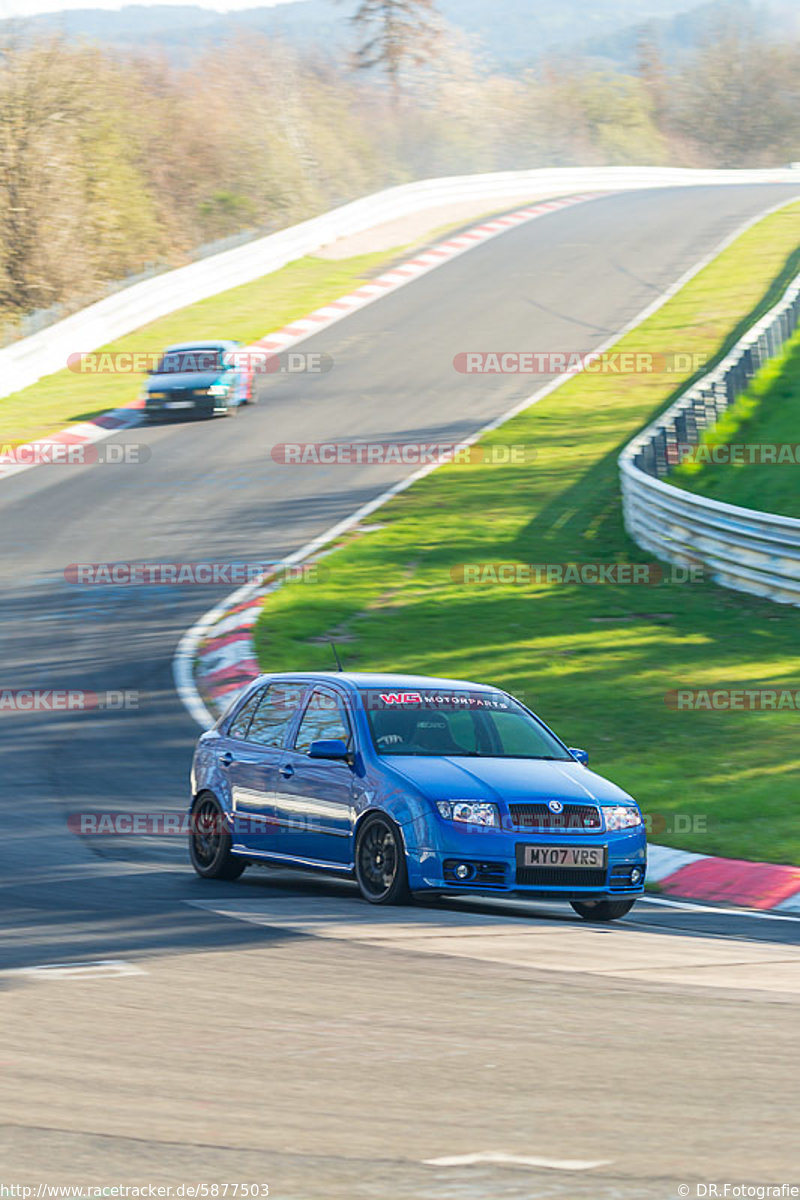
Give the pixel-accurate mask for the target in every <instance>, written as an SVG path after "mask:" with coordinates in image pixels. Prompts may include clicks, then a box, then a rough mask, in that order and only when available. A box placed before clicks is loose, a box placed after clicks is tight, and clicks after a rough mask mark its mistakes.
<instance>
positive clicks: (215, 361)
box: [155, 346, 225, 375]
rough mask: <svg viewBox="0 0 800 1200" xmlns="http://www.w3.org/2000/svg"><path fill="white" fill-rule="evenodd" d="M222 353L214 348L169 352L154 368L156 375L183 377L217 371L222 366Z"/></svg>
mask: <svg viewBox="0 0 800 1200" xmlns="http://www.w3.org/2000/svg"><path fill="white" fill-rule="evenodd" d="M223 354H224V351H222V350H220V349H219V348H218V347H216V346H199V347H195V348H193V349H191V350H170V351H169V352H168V353H167V354H165V355H164V357H163V358H162V359H161V362H160V363H159V364H158V366H157V367H156V370H155V373H156V375H183V374H185V373H187V372H188V373H190V374H193V373H196V372H201V371H219V370H221V369H222V368H223V367H224V366H225V363H224V361H223Z"/></svg>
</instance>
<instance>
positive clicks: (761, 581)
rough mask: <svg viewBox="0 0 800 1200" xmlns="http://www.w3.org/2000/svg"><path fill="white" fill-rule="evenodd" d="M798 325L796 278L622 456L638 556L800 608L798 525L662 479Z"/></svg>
mask: <svg viewBox="0 0 800 1200" xmlns="http://www.w3.org/2000/svg"><path fill="white" fill-rule="evenodd" d="M798 323H800V275H798V276H797V278H796V279H795V280H794V281H793V282H792V283H791V284H790V286H789V287H788V288H787V290H786V292H785V293H784V295H783V297H782V299H781V300H780V301H779V302H778V304H776V305H775V307H774V308H772V309H771V310H770V311H769V312H768V313H767V314H766V316H764V317H762V319H761V320H760V321H758V322H757V323H756V324H755V325H754V326H753V327H752V329H750V330H749V331H748V332H747V333H746V334H745V335H744V337H742V338H741V339H740V340H739V341H738V342H737V343H736V345H735V346H734V348H733V349H732V350H731V351H730V353H729V354H727V355H726V356H725V358H724V359H723V360H722V361H721V362H720V363H719V364H718V365H717V366H716V367H715V368H714V369H713V370H712V371H710V372H709V373H708V374H707V375H705V376H704V377H703V378H702V379H701V380H699V381H698V382H697V383H696V384H694V385H693V386H692V387H690V388H689V389H688V390H687V391H686V392H684V394H683V395H682V396H680V397H679V398H678V400H677V401H676V402H675V403H674V404H673V405H672V406H671V407H670V408H669V409H667V411H666V412H664V413H662V415H661V416H660V417H658V418H657V420H655V421H654V422H653V423H652V424H651V425H649V426H648V427H647V429H645V430H644V431H643V432H642V433H640V434H639V435H638V436H637V437H635V438H634V439H633V441H632V442H630V443H629V444H628V445H627V446H626V447H625V449H624V450H623V452H622V454H621V455H620V458H619V468H620V481H621V485H622V504H623V513H624V517H625V528H626V529H627V530H628V533H629V534H630V536H631V537H632V538H633V540H634V541H635V542H636V543H637V544H638V545H639V546H641V547H642V549H643V550H648V551H650V553H651V554H654V555H655V556H656V557H657V558H660V559H662V560H665V561H666V562H670V563H674V564H676V565H679V566H696V567H697V566H699V567H703V568H704V569H706V570H707V571H708V572H709V573H710V575H711V578H712V579H713V580H714V581H715V582H716V583H719V584H721V585H722V586H723V587H728V588H733V589H734V590H735V591H739V592H750V593H751V594H753V595H755V596H764V597H766V598H767V599H770V600H775V601H777V602H778V603H781V604H794V605H797V606H800V519H797V518H794V517H780V516H777V515H775V514H773V513H767V512H758V511H757V510H755V509H751V508H740V507H739V506H738V505H735V504H724V503H722V502H721V501H716V500H709V499H707V498H706V497H705V496H699V495H695V494H694V493H693V492H688V491H684V490H683V489H682V488H678V487H673V486H672V485H671V484H669V483H666V482H664V476H666V475H667V474H668V473H669V471H670V470H671V467H672V465H673V464H674V463H676V462H678V461H679V459H680V457H681V455H682V450H681V448H682V447H683V446H696V445H698V444H699V442H700V441H701V439H702V434H703V431H704V430H706V429H710V428H711V427H712V426H713V425H715V424H716V422H717V421H718V420H719V418H720V417H721V416H722V414H723V413H724V412H725V411H726V409H728V408H729V407H730V406H731V404H733V402H734V401H735V400H736V399H737V397H738V396H740V395H741V393H742V392H743V391H744V390H745V389H746V387H747V386H748V384H749V383H750V381H751V379H752V378H753V376H754V375H755V374H756V373H757V372H758V371H759V370H760V369H761V367H762V366H763V365H764V364H765V363H766V362H767V361H768V359H770V358H773V357H774V356H775V355H776V354H778V352H779V351H780V349H781V347H782V346H783V345H784V344H785V342H787V341H788V339H789V338H790V337H791V336H792V335H793V333H794V331H795V330H796V329H797V326H798Z"/></svg>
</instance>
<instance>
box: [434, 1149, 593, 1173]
mask: <svg viewBox="0 0 800 1200" xmlns="http://www.w3.org/2000/svg"><path fill="white" fill-rule="evenodd" d="M422 1161H423V1163H424V1164H425V1166H426V1167H472V1166H477V1165H479V1164H481V1163H496V1164H498V1165H499V1166H505V1167H544V1168H545V1169H546V1170H548V1171H592V1170H594V1168H595V1167H607V1166H609V1165H610V1163H611V1162H613V1159H610V1158H595V1159H581V1158H540V1157H539V1156H538V1155H534V1154H504V1153H503V1152H502V1151H501V1150H482V1151H480V1152H479V1153H478V1154H454V1155H452V1156H448V1157H445V1158H424V1159H423V1160H422Z"/></svg>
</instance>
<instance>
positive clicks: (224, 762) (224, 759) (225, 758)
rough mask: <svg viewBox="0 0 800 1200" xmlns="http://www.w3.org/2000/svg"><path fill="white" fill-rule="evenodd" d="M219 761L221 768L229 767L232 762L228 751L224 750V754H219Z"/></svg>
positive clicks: (231, 756)
mask: <svg viewBox="0 0 800 1200" xmlns="http://www.w3.org/2000/svg"><path fill="white" fill-rule="evenodd" d="M219 761H220V762H221V763H222V765H223V767H229V766H230V765H231V763H232V762H233V755H232V754H231V752H230V750H226V751H225V753H224V754H220V756H219Z"/></svg>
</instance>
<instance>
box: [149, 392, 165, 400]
mask: <svg viewBox="0 0 800 1200" xmlns="http://www.w3.org/2000/svg"><path fill="white" fill-rule="evenodd" d="M166 394H167V393H166V392H144V398H145V400H163V399H164V397H165V396H166Z"/></svg>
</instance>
